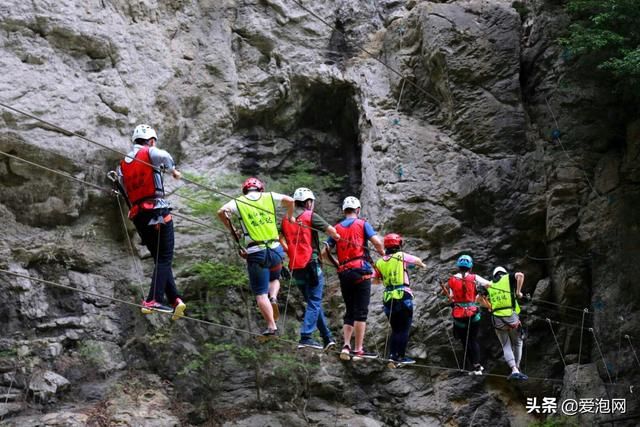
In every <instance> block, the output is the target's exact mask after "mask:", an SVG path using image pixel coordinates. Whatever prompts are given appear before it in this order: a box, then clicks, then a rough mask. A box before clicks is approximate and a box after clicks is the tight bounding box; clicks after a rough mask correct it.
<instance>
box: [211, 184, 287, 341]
mask: <svg viewBox="0 0 640 427" xmlns="http://www.w3.org/2000/svg"><path fill="white" fill-rule="evenodd" d="M264 189H265V188H264V184H263V183H262V181H260V180H259V179H258V178H254V177H250V178H247V179H246V180H245V181H244V183H243V184H242V194H243V195H242V196H239V197H237V198H235V199H233V200H230V201H229V202H227V203H226V204H225V205H224V206H222V207H221V208H220V209H219V210H218V218H219V219H220V221H221V222H222V223H223V224H224V225H225V227H227V228H228V229H229V231H231V232H232V233H234V228H233V225H232V223H231V219H230V218H231V215H236V216H238V217H239V218H240V223H241V225H242V237H243V238H244V246H245V248H246V249H245V251H246V252H245V256H246V259H247V271H248V273H249V284H250V286H251V290H252V292H253V294H254V295H255V297H256V303H257V304H258V309H259V310H260V313H261V314H262V317H263V318H264V320H265V321H266V322H267V327H266V329H265V330H264V331H263V332H262V335H263V336H265V337H271V336H275V335H276V334H277V330H278V327H277V326H276V320H277V317H278V312H279V310H278V292H279V290H280V271H281V270H282V260H283V259H284V252H283V250H282V246H281V245H280V242H279V241H278V224H277V219H276V204H280V205H281V206H283V207H285V208H286V209H287V214H286V215H287V218H288V219H290V220H291V221H294V220H295V218H293V208H294V203H293V199H292V198H291V197H289V196H285V195H284V194H279V193H273V192H265V191H264Z"/></svg>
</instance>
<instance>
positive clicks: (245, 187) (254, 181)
mask: <svg viewBox="0 0 640 427" xmlns="http://www.w3.org/2000/svg"><path fill="white" fill-rule="evenodd" d="M251 188H255V189H256V190H258V191H264V184H263V183H262V181H260V180H259V179H258V178H254V177H249V178H247V179H246V180H245V181H244V184H242V194H247V193H248V192H249V189H251Z"/></svg>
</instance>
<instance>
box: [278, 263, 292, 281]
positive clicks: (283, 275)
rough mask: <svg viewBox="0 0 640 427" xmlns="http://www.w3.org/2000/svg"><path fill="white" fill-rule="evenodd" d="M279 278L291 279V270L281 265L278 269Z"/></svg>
mask: <svg viewBox="0 0 640 427" xmlns="http://www.w3.org/2000/svg"><path fill="white" fill-rule="evenodd" d="M280 278H281V279H284V280H291V272H290V271H289V269H288V268H287V267H285V266H284V265H283V266H282V270H280Z"/></svg>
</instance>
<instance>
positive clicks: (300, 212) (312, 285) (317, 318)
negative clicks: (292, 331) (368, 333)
mask: <svg viewBox="0 0 640 427" xmlns="http://www.w3.org/2000/svg"><path fill="white" fill-rule="evenodd" d="M315 199H316V198H315V196H314V195H313V192H312V191H311V190H309V189H308V188H298V189H297V190H296V191H295V192H294V193H293V200H294V201H295V211H294V216H295V219H296V222H295V223H293V222H291V221H289V220H288V219H286V218H285V219H283V220H282V237H281V239H280V243H281V244H282V247H283V248H284V249H285V251H286V252H287V255H288V256H289V269H290V270H291V277H292V278H293V280H294V282H295V284H296V286H297V287H298V289H300V291H301V292H302V296H303V297H304V301H305V303H306V304H307V307H306V308H305V311H304V318H303V320H302V325H301V327H300V342H299V344H298V348H304V347H311V348H317V349H322V348H324V350H325V351H328V350H331V349H332V348H334V347H335V345H336V343H335V341H334V340H333V337H332V334H331V331H330V330H329V323H328V322H327V319H326V318H325V316H324V312H323V310H322V292H323V289H324V275H323V274H322V262H321V259H320V239H319V237H318V231H317V230H323V231H324V232H325V233H327V234H328V235H329V236H331V238H333V239H335V240H339V239H340V235H339V234H338V233H337V232H336V229H335V228H333V227H332V226H331V225H329V223H328V222H327V221H325V220H324V219H323V218H322V217H321V216H320V215H318V214H317V213H315V212H314V211H313V208H314V204H315ZM316 327H317V328H318V330H319V332H320V336H321V337H322V341H323V343H322V344H320V343H318V342H317V341H315V340H314V339H313V338H312V337H311V335H312V334H313V332H314V331H315V329H316Z"/></svg>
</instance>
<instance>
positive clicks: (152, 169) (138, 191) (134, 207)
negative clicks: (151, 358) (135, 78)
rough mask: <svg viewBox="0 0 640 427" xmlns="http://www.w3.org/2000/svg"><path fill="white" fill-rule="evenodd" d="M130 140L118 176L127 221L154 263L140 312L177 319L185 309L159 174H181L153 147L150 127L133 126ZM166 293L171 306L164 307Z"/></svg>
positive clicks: (154, 140)
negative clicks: (134, 228) (155, 312)
mask: <svg viewBox="0 0 640 427" xmlns="http://www.w3.org/2000/svg"><path fill="white" fill-rule="evenodd" d="M131 140H132V141H133V143H134V145H133V150H132V151H131V152H130V153H129V154H127V156H126V157H125V158H124V159H123V160H121V161H120V166H119V167H118V177H119V180H120V187H121V188H123V189H124V192H125V194H124V196H125V197H126V198H127V200H128V204H129V206H130V209H129V219H131V220H132V221H133V224H134V225H135V226H136V230H137V231H138V234H139V235H140V238H141V239H142V243H143V244H144V245H145V246H146V247H147V249H149V252H150V253H151V256H152V257H153V262H154V270H153V274H152V279H151V286H150V288H149V294H148V295H147V298H146V299H145V300H144V301H142V313H144V314H149V313H152V312H153V311H161V312H166V313H173V317H172V318H173V319H174V320H176V319H178V318H180V317H182V316H183V315H184V311H185V310H186V308H187V306H186V304H185V303H184V302H183V301H182V299H181V298H180V295H179V294H178V289H177V288H176V284H175V280H174V277H173V271H172V267H171V264H172V262H173V247H174V235H173V220H172V218H171V214H170V211H171V208H170V205H169V203H168V202H167V201H166V200H165V199H164V196H165V194H164V185H163V181H162V171H168V172H171V175H172V176H173V177H174V178H175V179H180V177H181V174H180V172H179V171H178V170H177V169H176V168H175V163H174V161H173V158H172V157H171V155H170V154H169V153H168V152H166V151H164V150H161V149H159V148H157V147H156V143H157V141H158V136H157V135H156V131H155V130H154V129H153V128H152V127H151V126H148V125H138V126H136V128H135V129H134V131H133V135H132V137H131ZM165 294H166V296H167V299H168V303H169V304H171V306H172V307H168V306H167V305H165V301H164V299H165Z"/></svg>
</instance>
